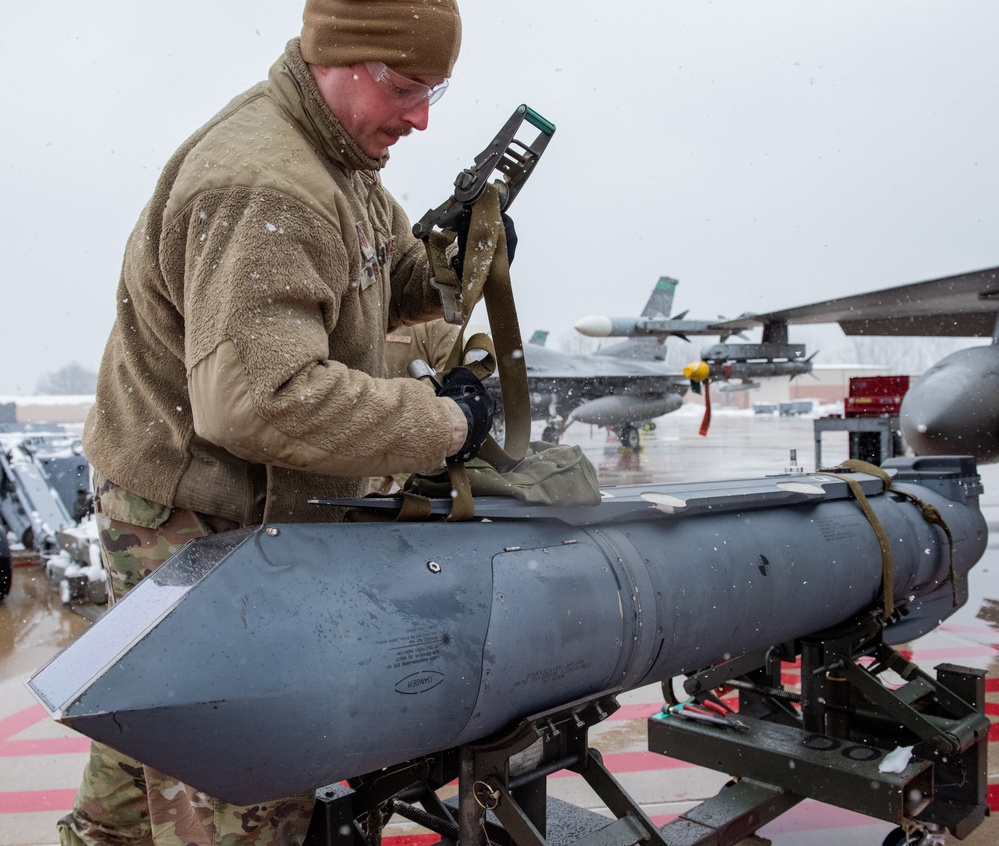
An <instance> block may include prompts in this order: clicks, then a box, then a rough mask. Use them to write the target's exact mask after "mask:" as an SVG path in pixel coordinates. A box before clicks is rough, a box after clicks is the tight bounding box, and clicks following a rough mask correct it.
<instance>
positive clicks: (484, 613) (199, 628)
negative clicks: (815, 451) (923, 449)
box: [29, 458, 987, 804]
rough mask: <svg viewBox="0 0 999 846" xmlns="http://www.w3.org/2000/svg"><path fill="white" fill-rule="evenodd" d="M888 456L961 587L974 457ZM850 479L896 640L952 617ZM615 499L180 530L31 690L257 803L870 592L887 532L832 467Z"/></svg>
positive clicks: (898, 506)
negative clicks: (901, 608)
mask: <svg viewBox="0 0 999 846" xmlns="http://www.w3.org/2000/svg"><path fill="white" fill-rule="evenodd" d="M892 464H894V466H895V468H896V469H895V471H893V472H897V475H896V478H895V485H894V487H896V488H900V489H902V490H907V491H909V492H911V493H914V494H915V495H916V496H918V497H919V498H920V499H922V500H924V501H926V502H928V503H931V504H933V505H935V506H936V508H937V509H938V510H939V511H940V512H941V514H942V515H943V518H944V520H945V521H946V523H947V525H948V527H949V530H950V533H951V535H952V537H953V539H954V549H953V556H954V558H953V561H954V565H953V566H954V574H955V577H956V578H955V584H956V587H957V604H958V605H959V604H961V603H963V601H964V598H965V597H966V589H967V581H966V577H967V573H968V570H969V569H970V568H971V567H972V565H973V564H974V563H975V562H976V561H977V560H978V559H979V557H980V556H981V555H982V553H983V551H984V549H985V546H986V543H987V528H986V524H985V521H984V519H983V518H982V515H981V512H980V510H979V508H978V493H979V491H980V484H979V481H978V476H977V473H976V471H975V467H974V462H973V461H972V460H971V459H968V458H961V459H955V458H936V459H916V460H895V461H894V462H889V463H888V465H892ZM888 465H886V466H888ZM855 478H857V479H858V480H859V481H860V482H861V485H862V487H863V488H864V490H865V492H866V494H867V496H868V497H869V502H870V504H871V506H872V507H873V509H874V512H875V513H876V515H877V518H878V520H879V521H880V522H881V524H882V525H883V527H884V529H885V531H886V533H887V536H888V538H889V539H890V542H891V553H892V564H893V571H894V589H893V593H894V596H895V598H896V599H897V600H899V601H900V602H907V603H908V607H909V609H910V614H909V616H908V617H906V618H905V619H904V620H903V622H902V624H901V629H902V630H901V631H900V632H899V633H898V634H899V639H908V638H909V637H911V636H913V635H916V634H919V633H920V632H921V631H926V630H929V629H932V628H933V627H935V626H936V625H937V624H938V623H939V621H940V620H942V619H943V618H945V617H946V616H948V615H949V614H950V613H952V611H953V610H954V607H955V603H954V597H953V596H952V591H951V576H950V574H951V569H950V567H951V564H950V550H949V546H948V541H947V538H946V535H945V533H944V531H943V530H942V529H941V528H940V527H939V526H935V525H931V524H929V523H927V522H925V521H924V519H923V517H922V516H921V512H920V509H919V508H918V507H917V505H915V504H914V503H913V502H912V501H910V500H909V499H908V498H905V497H902V496H899V495H897V494H893V493H882V492H881V487H882V485H881V482H880V480H878V479H876V478H874V477H873V476H867V475H856V476H855ZM604 493H605V498H604V501H603V503H602V504H601V505H598V506H595V507H589V508H584V507H580V508H568V507H566V508H560V507H550V506H548V507H545V506H535V505H528V504H525V503H521V502H519V501H516V500H507V499H498V498H489V499H482V500H479V501H477V503H476V513H477V515H479V516H481V517H484V518H488V520H486V521H484V522H469V523H443V522H423V523H404V524H395V523H377V524H372V523H345V524H301V525H277V526H265V527H263V528H262V529H260V530H255V531H240V532H233V533H229V534H224V535H218V536H215V537H212V538H208V539H205V540H203V541H196V542H192V543H189V544H188V545H187V546H185V547H184V548H183V550H181V552H180V553H178V554H177V555H176V556H174V557H173V558H171V559H170V560H169V561H168V562H166V563H165V564H164V565H162V566H161V567H160V568H159V569H158V570H156V571H155V572H154V573H153V574H152V575H151V576H149V577H148V578H147V579H145V580H144V581H143V582H142V583H141V584H140V585H139V586H138V587H137V588H135V589H134V590H133V591H132V592H131V593H130V594H129V595H128V596H127V597H126V598H125V599H124V600H123V601H122V602H120V603H118V604H117V605H116V606H114V607H113V608H112V609H111V610H110V611H109V612H108V613H107V614H106V615H105V616H104V617H103V618H102V619H100V620H99V621H98V622H97V623H96V624H95V625H94V626H92V627H91V628H90V629H89V630H88V631H87V632H85V633H84V634H83V635H82V636H81V637H80V638H79V639H77V640H76V641H75V642H74V643H73V644H71V645H70V646H69V647H67V648H66V649H65V650H64V651H63V652H62V653H60V654H59V655H58V656H56V657H55V658H54V659H53V660H52V661H51V662H50V663H49V664H48V665H47V666H46V667H44V668H43V669H42V670H40V671H39V672H38V673H37V674H36V675H35V676H34V677H33V678H32V679H31V680H30V681H29V686H30V687H31V689H32V690H33V691H34V693H35V694H36V696H37V697H38V698H39V699H40V700H41V701H42V703H43V704H45V705H46V707H47V708H48V709H49V711H50V712H51V713H52V714H53V716H54V717H55V718H56V719H58V720H60V721H61V722H63V723H65V724H67V725H70V726H72V727H74V728H75V729H77V730H79V731H81V732H82V733H84V734H86V735H89V736H90V737H92V738H95V739H97V740H101V741H103V742H105V743H108V744H110V745H111V746H113V747H116V748H118V749H120V750H121V751H123V752H125V753H127V754H130V755H133V756H134V757H136V758H138V759H140V760H142V761H143V762H145V763H147V764H150V765H152V766H154V767H156V768H158V769H160V770H163V771H165V772H167V773H170V774H172V775H175V776H177V777H179V778H180V779H182V780H183V781H184V782H186V783H188V784H191V785H193V786H195V787H197V788H199V789H202V790H204V791H207V792H208V793H211V794H213V795H216V796H220V797H222V798H224V799H227V800H229V801H233V802H237V803H240V804H248V803H251V802H258V801H264V800H267V799H271V798H274V797H278V796H285V795H289V794H292V793H294V792H297V791H302V790H308V789H310V788H315V787H319V786H322V785H325V784H329V783H332V782H336V781H339V780H341V779H344V778H348V777H352V776H357V775H360V774H363V773H367V772H372V771H375V770H378V769H379V768H382V767H385V766H389V765H392V764H396V763H400V762H403V761H406V760H410V759H413V758H416V757H419V756H423V755H427V754H433V753H435V752H437V751H439V750H442V749H447V748H451V747H455V746H459V745H462V744H465V743H469V742H472V741H475V740H478V739H481V738H484V737H486V736H488V735H490V734H492V733H495V732H497V731H499V730H501V729H504V728H507V727H509V726H510V725H512V724H514V723H516V722H517V721H518V720H519V719H521V718H523V717H525V716H527V715H530V714H533V713H537V712H539V711H542V710H544V709H547V708H552V707H555V706H558V705H561V704H564V703H567V702H570V701H573V700H575V699H578V698H581V697H584V696H590V695H595V694H598V693H600V692H602V691H611V690H617V689H629V688H633V687H637V686H639V685H642V684H646V683H649V682H652V681H656V680H660V679H666V678H670V677H672V676H675V675H677V674H680V673H684V672H687V671H692V670H695V669H699V668H703V667H706V666H708V665H710V664H713V663H715V662H718V661H721V660H724V659H726V658H728V657H735V656H737V655H741V654H744V653H746V652H749V651H751V650H754V649H760V648H765V647H767V646H769V645H772V644H776V643H783V642H786V641H788V640H791V639H794V638H797V637H802V636H805V635H808V634H811V633H814V632H816V631H819V630H821V629H824V628H826V627H830V626H833V625H837V624H839V623H842V622H843V621H845V620H848V619H850V618H852V617H854V616H855V615H857V614H860V613H863V612H865V611H867V610H871V609H876V608H878V607H879V605H880V602H881V584H882V556H881V551H880V548H879V545H878V541H877V538H876V535H875V532H874V530H873V529H872V528H871V525H870V524H869V523H868V521H867V519H866V518H865V516H864V514H863V513H862V510H861V508H860V507H859V505H858V503H857V502H856V501H855V500H854V499H853V498H852V496H851V494H850V493H849V492H848V489H847V486H846V483H845V482H844V481H843V480H841V479H839V478H837V477H834V476H832V475H829V474H824V473H816V474H812V475H793V476H775V477H767V478H764V479H755V480H744V481H732V482H713V483H701V484H686V485H648V486H624V487H612V488H606V489H605V490H604ZM440 507H442V508H446V504H444V505H442V506H440ZM891 629H892V627H889V632H890V631H891Z"/></svg>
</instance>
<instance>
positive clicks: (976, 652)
mask: <svg viewBox="0 0 999 846" xmlns="http://www.w3.org/2000/svg"><path fill="white" fill-rule="evenodd" d="M997 652H999V646H994V645H992V644H981V645H979V646H948V647H945V648H942V649H920V648H919V647H918V646H917V647H916V648H915V649H900V650H898V654H899V655H901V656H902V657H903V658H905V659H906V660H908V661H915V662H916V663H919V662H920V661H936V660H938V659H940V658H947V659H950V660H954V659H961V658H991V657H993V656H994V655H995V654H996V653H997ZM913 656H915V657H913Z"/></svg>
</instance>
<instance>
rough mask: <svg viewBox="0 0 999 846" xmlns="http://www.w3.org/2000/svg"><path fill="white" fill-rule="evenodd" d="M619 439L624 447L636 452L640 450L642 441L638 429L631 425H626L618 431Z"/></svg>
mask: <svg viewBox="0 0 999 846" xmlns="http://www.w3.org/2000/svg"><path fill="white" fill-rule="evenodd" d="M617 439H618V440H619V441H620V442H621V445H622V446H624V447H627V448H628V449H635V450H637V449H638V447H639V446H640V445H641V442H642V439H641V437H640V436H639V434H638V429H636V428H635V427H634V426H632V425H631V424H630V423H626V424H625V425H624V426H622V427H621V428H620V429H619V430H618V433H617Z"/></svg>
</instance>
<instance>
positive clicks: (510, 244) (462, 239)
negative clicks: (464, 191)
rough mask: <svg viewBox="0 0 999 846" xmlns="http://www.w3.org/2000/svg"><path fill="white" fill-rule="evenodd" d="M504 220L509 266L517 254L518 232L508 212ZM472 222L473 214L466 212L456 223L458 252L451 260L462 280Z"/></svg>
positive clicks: (502, 215) (504, 213)
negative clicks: (469, 228) (469, 229)
mask: <svg viewBox="0 0 999 846" xmlns="http://www.w3.org/2000/svg"><path fill="white" fill-rule="evenodd" d="M500 218H501V219H502V220H503V231H504V232H505V233H506V259H507V263H508V264H513V257H514V255H516V253H517V230H516V229H515V228H514V225H513V218H512V217H510V215H508V214H507V213H506V212H503V213H502V214H501V215H500ZM471 220H472V213H471V212H470V211H466V212H465V213H464V214H462V215H461V217H459V218H458V220H457V222H456V223H455V227H454V229H455V231H456V232H457V233H458V252H457V253H455V255H454V258H452V259H451V267H452V268H453V269H454V272H455V273H456V274H457V275H458V278H459V279H461V274H462V273H463V272H464V269H465V250H466V249H467V247H468V227H469V224H470V223H471Z"/></svg>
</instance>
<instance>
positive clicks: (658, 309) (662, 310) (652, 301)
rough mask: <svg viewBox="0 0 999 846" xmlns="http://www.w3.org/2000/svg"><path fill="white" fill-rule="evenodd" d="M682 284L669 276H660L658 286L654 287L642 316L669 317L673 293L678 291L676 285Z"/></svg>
mask: <svg viewBox="0 0 999 846" xmlns="http://www.w3.org/2000/svg"><path fill="white" fill-rule="evenodd" d="M678 284H680V283H679V282H678V281H677V280H676V279H672V278H670V277H669V276H660V277H659V281H658V282H656V287H655V288H653V289H652V295H651V296H650V297H649V301H648V302H647V303H646V304H645V308H644V310H643V311H642V317H669V316H670V315H669V313H670V309H672V308H673V295H674V294H675V293H676V286H677V285H678Z"/></svg>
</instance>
